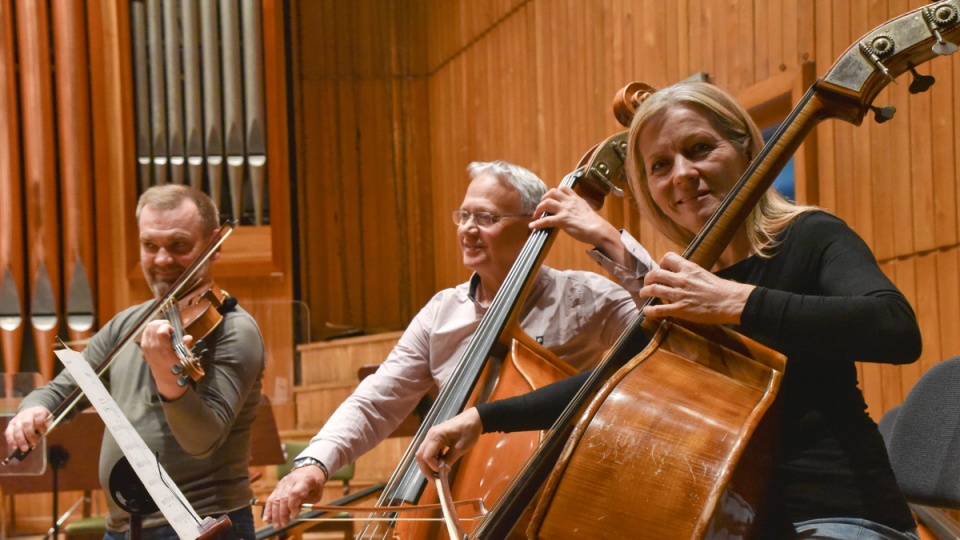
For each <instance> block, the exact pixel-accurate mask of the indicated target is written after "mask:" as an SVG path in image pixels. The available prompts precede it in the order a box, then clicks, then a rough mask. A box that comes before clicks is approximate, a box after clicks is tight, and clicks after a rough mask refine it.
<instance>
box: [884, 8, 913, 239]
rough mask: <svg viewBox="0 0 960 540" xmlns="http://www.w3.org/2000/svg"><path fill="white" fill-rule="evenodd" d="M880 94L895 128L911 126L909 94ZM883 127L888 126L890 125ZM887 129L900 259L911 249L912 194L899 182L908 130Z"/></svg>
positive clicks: (892, 90) (906, 172) (906, 160)
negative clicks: (893, 115)
mask: <svg viewBox="0 0 960 540" xmlns="http://www.w3.org/2000/svg"><path fill="white" fill-rule="evenodd" d="M889 6H890V12H891V13H903V12H905V11H906V10H907V8H908V7H909V6H908V5H907V2H906V1H901V0H891V2H890V4H889ZM884 94H886V100H885V101H884V102H885V103H887V104H889V105H892V106H894V107H896V108H897V111H898V112H897V116H896V121H897V122H898V124H899V125H901V126H909V125H912V124H913V122H912V121H911V114H910V113H911V111H910V107H909V94H908V93H907V89H906V88H905V87H904V85H902V84H901V85H890V86H888V87H887V90H885V91H884V92H883V93H881V95H880V96H879V99H884ZM884 102H881V103H884ZM887 124H888V125H889V124H890V122H888V123H887ZM896 127H898V126H896ZM887 129H889V130H890V133H891V137H890V154H892V159H891V160H890V167H889V168H888V169H887V170H888V171H889V173H890V175H891V176H892V178H893V179H892V181H893V183H894V184H893V185H894V188H895V194H894V201H895V205H894V212H893V215H892V218H893V220H892V221H893V224H894V225H893V240H894V254H895V255H903V254H907V253H912V252H913V251H914V249H915V242H914V232H913V227H914V220H913V213H914V212H915V209H914V207H913V194H912V190H911V183H910V182H904V181H903V179H904V178H910V169H911V166H910V157H909V155H910V154H909V148H910V130H908V129H895V126H889V127H887Z"/></svg>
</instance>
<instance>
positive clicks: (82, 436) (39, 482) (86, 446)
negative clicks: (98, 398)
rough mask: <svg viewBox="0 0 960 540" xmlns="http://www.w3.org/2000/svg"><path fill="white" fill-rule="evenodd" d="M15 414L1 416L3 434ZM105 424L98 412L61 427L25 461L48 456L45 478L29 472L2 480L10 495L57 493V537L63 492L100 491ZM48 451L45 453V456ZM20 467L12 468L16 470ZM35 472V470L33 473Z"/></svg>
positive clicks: (44, 471) (55, 532)
mask: <svg viewBox="0 0 960 540" xmlns="http://www.w3.org/2000/svg"><path fill="white" fill-rule="evenodd" d="M13 416H14V415H13V414H4V415H0V430H5V429H6V428H7V424H8V423H9V422H10V420H11V419H12V418H13ZM103 429H104V428H103V420H101V419H100V415H98V414H97V413H96V411H86V412H82V413H80V414H77V415H76V416H74V417H73V418H72V419H71V420H69V421H66V422H63V423H61V424H59V425H58V426H57V427H56V429H54V430H53V431H51V432H50V433H49V435H48V436H47V437H45V438H44V439H43V440H44V441H45V442H46V446H45V447H43V446H40V447H37V448H36V449H34V451H33V452H31V453H30V455H29V456H28V457H27V459H25V460H24V464H26V463H27V462H29V461H30V460H31V459H37V458H34V457H33V456H34V454H37V453H38V452H39V453H40V455H44V454H45V455H46V458H47V464H48V465H50V466H49V467H45V468H43V470H41V474H39V475H38V474H37V473H36V472H25V473H21V474H16V473H15V472H14V473H13V474H6V475H2V476H0V489H3V493H4V494H6V495H17V494H21V493H47V492H52V493H53V534H54V537H55V536H56V534H57V532H58V529H59V524H58V517H59V516H58V515H57V514H58V512H59V509H58V508H57V495H58V494H59V492H60V491H93V490H95V489H100V476H99V469H100V444H101V441H102V439H103ZM44 449H45V452H44ZM16 466H17V465H16V464H13V465H8V466H7V467H14V469H11V470H13V471H15V470H16V469H15V467H16ZM33 469H34V468H33V467H31V470H33Z"/></svg>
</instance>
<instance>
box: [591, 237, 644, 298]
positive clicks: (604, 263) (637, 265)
mask: <svg viewBox="0 0 960 540" xmlns="http://www.w3.org/2000/svg"><path fill="white" fill-rule="evenodd" d="M620 241H621V242H623V246H624V248H626V250H627V253H629V254H630V256H631V260H629V261H627V265H626V266H623V265H621V264H618V263H617V262H615V261H613V260H612V259H610V257H607V255H606V254H605V253H603V252H602V251H600V250H599V249H596V248H594V249H591V250H590V251H588V252H587V256H589V257H590V258H591V259H593V260H594V262H596V263H597V264H599V265H600V267H601V268H603V269H604V270H606V271H607V272H609V273H610V275H612V276H613V277H614V278H615V279H616V280H617V282H618V283H620V285H621V286H622V287H623V288H624V289H626V290H628V291H630V292H637V291H639V290H640V288H641V287H643V277H644V276H646V275H647V272H649V271H651V270H653V269H655V268H659V265H658V264H657V263H656V262H655V261H654V260H653V257H651V256H650V253H649V252H648V251H647V250H646V248H644V247H643V245H641V244H640V242H637V240H636V239H635V238H634V237H633V236H632V235H631V234H630V233H628V232H627V231H625V230H623V229H620Z"/></svg>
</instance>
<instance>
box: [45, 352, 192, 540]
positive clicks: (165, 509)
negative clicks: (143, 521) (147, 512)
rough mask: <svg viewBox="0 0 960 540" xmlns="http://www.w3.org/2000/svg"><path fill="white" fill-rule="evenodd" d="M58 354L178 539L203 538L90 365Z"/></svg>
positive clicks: (76, 357) (182, 499)
mask: <svg viewBox="0 0 960 540" xmlns="http://www.w3.org/2000/svg"><path fill="white" fill-rule="evenodd" d="M56 354H57V357H59V358H60V361H61V362H63V365H64V366H66V368H67V370H68V371H69V372H70V375H72V376H73V378H74V380H76V381H77V384H79V385H80V388H81V389H82V390H83V393H84V394H86V396H87V399H89V400H90V403H91V404H92V405H93V407H94V408H95V409H96V410H97V413H99V414H100V418H102V419H103V424H104V425H105V426H106V427H107V429H108V430H110V433H111V434H112V435H113V438H114V439H116V441H117V444H118V445H119V446H120V450H122V451H123V455H124V456H126V457H127V460H128V461H129V462H130V466H131V467H133V470H134V472H135V473H137V477H138V478H140V481H141V482H143V485H144V486H145V487H146V488H147V491H148V492H149V493H150V496H151V497H152V498H153V500H154V502H155V503H157V506H158V507H159V508H160V512H161V513H162V514H163V517H165V518H166V519H167V521H168V522H169V523H170V525H171V526H172V527H173V529H174V530H175V531H176V533H177V536H179V537H180V538H181V539H183V540H196V538H197V537H199V536H200V523H201V520H200V517H199V516H198V515H197V513H196V512H194V510H193V508H191V507H190V503H189V502H187V499H186V497H184V496H183V493H181V492H180V488H178V487H177V485H176V484H174V483H173V480H171V479H170V476H169V475H167V471H165V470H163V467H161V466H160V464H159V463H157V458H156V456H155V455H154V454H153V452H152V451H151V450H150V448H149V447H147V445H146V443H144V442H143V439H142V438H140V434H139V433H137V430H136V429H134V428H133V424H131V423H130V421H129V420H127V417H126V416H124V414H123V412H122V411H121V410H120V407H119V406H118V405H117V402H116V401H114V400H113V398H112V397H111V396H110V394H109V393H108V392H107V389H106V388H105V387H104V386H103V382H101V381H100V378H99V377H97V374H96V373H94V371H93V368H91V367H90V364H88V363H87V361H86V360H84V359H83V356H82V355H81V354H80V353H79V352H77V351H74V350H73V349H70V348H66V349H62V350H59V351H56ZM161 475H162V476H161Z"/></svg>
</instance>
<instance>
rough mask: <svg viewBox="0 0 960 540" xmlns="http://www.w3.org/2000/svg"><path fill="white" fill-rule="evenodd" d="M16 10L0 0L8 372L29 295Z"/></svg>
mask: <svg viewBox="0 0 960 540" xmlns="http://www.w3.org/2000/svg"><path fill="white" fill-rule="evenodd" d="M12 8H13V0H0V201H5V202H3V203H0V356H2V359H3V370H4V372H6V373H16V372H18V371H20V359H21V358H20V357H21V349H22V347H21V340H22V338H23V326H24V325H23V322H24V299H25V297H26V294H25V292H24V291H25V289H24V268H23V259H22V257H21V254H22V253H23V252H24V245H23V238H22V236H21V235H22V233H23V224H22V219H23V212H22V211H23V208H22V206H21V205H20V200H21V196H22V189H21V184H20V179H21V170H20V130H19V122H18V116H17V110H18V107H17V101H18V100H17V94H18V92H17V90H18V89H17V76H16V66H15V64H16V58H15V46H14V14H13V10H12ZM6 395H10V393H9V392H7V393H6Z"/></svg>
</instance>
